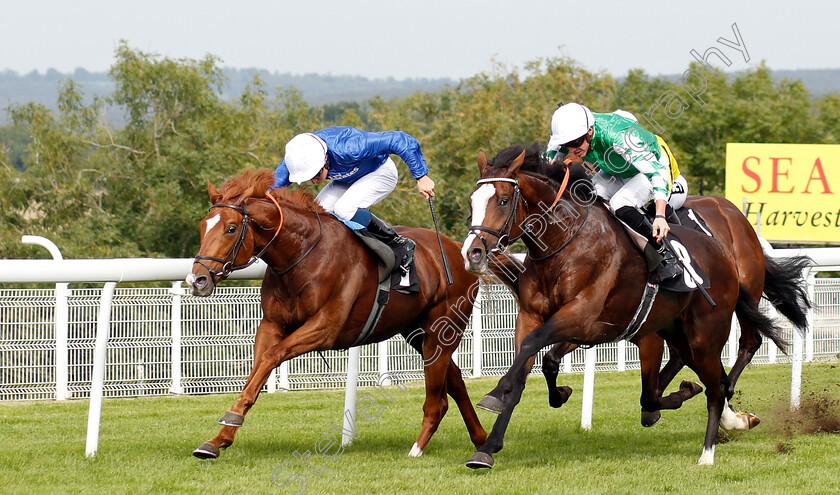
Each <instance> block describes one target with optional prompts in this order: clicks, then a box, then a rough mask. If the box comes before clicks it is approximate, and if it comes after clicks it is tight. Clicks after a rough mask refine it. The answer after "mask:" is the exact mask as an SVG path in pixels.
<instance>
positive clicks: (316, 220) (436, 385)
mask: <svg viewBox="0 0 840 495" xmlns="http://www.w3.org/2000/svg"><path fill="white" fill-rule="evenodd" d="M273 180H274V175H273V172H272V171H271V170H268V169H260V170H257V171H248V172H245V173H244V174H242V175H241V176H238V177H234V178H232V179H230V180H228V181H227V182H226V183H225V184H224V185H223V186H222V188H221V190H220V191H219V190H216V189H215V188H214V187H213V186H212V184H210V183H209V182H208V191H209V193H210V200H211V201H212V203H213V206H211V207H210V213H209V214H208V215H207V216H206V217H205V218H204V219H203V220H202V221H201V224H200V226H199V228H200V232H201V247H200V248H199V252H198V255H197V256H196V261H195V263H194V264H193V269H192V272H191V273H190V274H189V275H188V276H187V284H188V285H189V286H190V288H191V289H192V292H193V294H195V295H198V296H209V295H210V294H212V292H213V289H214V288H215V286H216V284H218V283H219V282H221V281H222V280H223V279H224V278H225V277H226V276H227V275H228V274H230V272H231V271H232V270H235V269H237V268H242V267H244V266H247V265H249V264H250V262H251V261H250V260H254V259H255V258H253V257H254V256H258V257H260V258H262V259H263V261H265V262H266V264H267V265H268V269H267V270H266V273H265V278H264V279H263V283H262V290H261V304H262V311H263V317H262V321H261V322H260V325H259V328H258V329H257V333H256V338H255V341H254V366H253V368H252V369H251V373H250V375H249V376H248V381H247V382H246V383H245V388H244V389H243V390H242V393H241V394H240V395H239V399H238V400H237V401H236V402H235V403H234V404H233V406H232V407H231V408H230V409H228V411H227V412H226V413H225V414H224V416H222V419H221V420H219V423H220V424H222V425H224V426H223V428H222V429H221V431H220V432H219V434H218V435H217V436H216V437H214V438H213V439H211V440H209V441H207V442H205V443H204V444H202V445H201V446H200V447H198V448H197V449H196V450H195V451H194V452H193V454H194V455H195V456H196V457H200V458H215V457H218V456H219V451H220V449H224V448H227V447H229V446H230V445H231V444H232V443H233V439H234V436H235V435H236V432H237V430H238V428H239V427H240V426H242V423H243V420H244V417H245V415H246V413H247V412H248V410H249V409H250V408H251V407H252V406H253V405H254V403H255V402H256V400H257V396H258V395H259V393H260V390H261V389H262V387H263V385H265V383H266V381H267V380H268V376H269V374H270V373H271V371H272V370H273V369H274V368H276V367H277V366H279V365H280V363H282V362H284V361H288V360H289V359H292V358H294V357H295V356H299V355H301V354H304V353H307V352H311V351H323V350H329V349H348V348H349V347H351V346H354V345H360V343H357V342H356V341H357V338H359V337H360V334H361V331H362V329H363V327H364V324H365V322H366V321H367V319H368V317H369V315H370V313H371V308H372V307H373V304H374V298H375V297H376V295H377V285H378V282H379V275H378V269H377V260H376V259H375V257H374V256H373V255H372V254H371V253H370V252H369V250H368V249H367V248H365V247H363V246H362V244H361V243H360V242H359V241H358V240H357V239H356V235H355V234H354V233H353V232H351V231H350V229H348V228H347V227H346V226H345V225H344V224H342V222H341V221H339V220H338V219H337V218H336V217H334V216H333V215H331V214H328V213H327V212H326V211H325V210H324V209H323V208H321V207H320V206H319V205H318V204H316V203H315V202H314V200H313V198H312V196H311V195H309V194H308V193H306V192H304V191H298V192H296V193H293V192H290V191H289V190H288V189H285V188H284V189H275V190H273V191H268V188H269V187H270V186H271V184H272V182H273ZM267 191H268V192H267ZM398 230H399V232H400V233H401V234H402V235H404V236H408V237H410V238H412V239H413V240H414V241H415V242H416V243H417V249H416V251H415V263H416V267H417V273H418V276H419V279H420V291H419V293H416V294H412V295H407V294H402V293H399V292H395V291H392V292H391V294H390V301H389V302H388V304H387V305H386V306H385V308H384V310H383V312H382V315H381V317H380V320H379V322H378V323H377V325H376V326H375V327H374V329H373V332H372V333H371V334H370V335H369V336H368V337H367V338H366V339H365V340H364V343H371V342H379V341H382V340H385V339H388V338H390V337H392V336H394V335H397V334H401V335H403V336H404V337H405V338H406V340H407V341H408V343H409V344H410V345H411V346H412V347H414V348H415V349H416V350H417V351H418V352H420V354H421V355H422V357H423V364H424V371H425V382H426V401H425V403H424V405H423V423H422V427H421V430H420V435H419V436H418V437H417V441H416V442H415V443H414V445H413V446H412V448H411V450H410V452H409V455H410V456H413V457H417V456H420V455H422V454H423V451H424V450H425V449H426V446H427V445H428V443H429V440H430V438H431V437H432V435H433V434H434V432H435V431H436V430H437V428H438V425H439V424H440V421H441V419H442V418H443V415H444V414H445V413H446V410H447V408H448V401H447V398H446V395H447V393H448V394H449V395H451V396H452V398H453V399H454V400H455V402H456V404H457V405H458V408H459V409H460V412H461V415H462V416H463V419H464V422H465V423H466V425H467V430H468V431H469V436H470V440H471V441H472V442H473V444H475V446H476V447H479V446H481V445H482V444H483V443H484V440H485V438H486V432H485V431H484V429H483V428H482V427H481V423H480V422H479V419H478V416H477V415H476V412H475V409H474V408H473V405H472V403H471V402H470V399H469V396H468V395H467V390H466V387H465V386H464V381H463V378H462V377H461V370H460V369H459V368H458V366H457V365H456V364H455V362H454V361H453V360H452V352H453V351H454V350H455V349H456V348H457V347H458V344H459V342H460V340H461V335H462V334H463V330H464V327H465V326H466V323H467V318H468V317H469V314H470V311H471V310H472V303H473V300H474V299H473V297H471V296H474V293H475V291H476V290H477V287H478V281H477V277H476V276H475V275H473V274H471V273H469V272H467V271H466V270H465V269H464V268H463V267H462V266H460V264H457V266H452V267H451V268H452V277H453V283H452V285H448V284H447V282H446V279H445V278H444V277H445V272H444V266H443V264H442V263H441V256H440V249H439V246H438V241H437V237H436V235H435V232H434V231H430V230H427V229H415V228H400V229H398ZM443 246H444V249H445V251H446V253H447V256H448V257H449V258H450V259H455V257H456V256H457V255H458V248H459V245H458V244H457V243H455V242H453V241H452V240H450V239H447V238H443ZM464 315H466V317H464ZM418 337H419V338H418Z"/></svg>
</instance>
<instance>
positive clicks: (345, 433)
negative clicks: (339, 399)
mask: <svg viewBox="0 0 840 495" xmlns="http://www.w3.org/2000/svg"><path fill="white" fill-rule="evenodd" d="M361 355H362V353H361V347H359V346H356V347H351V348H350V353H349V357H348V359H347V387H346V389H345V391H344V409H343V412H344V418H343V423H342V425H343V428H342V433H341V446H342V447H346V446H348V445H350V444H352V443H353V432H354V430H355V428H354V425H355V423H356V388H357V387H358V386H359V362H360V361H361Z"/></svg>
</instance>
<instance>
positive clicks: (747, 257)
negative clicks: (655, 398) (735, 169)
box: [516, 172, 811, 426]
mask: <svg viewBox="0 0 840 495" xmlns="http://www.w3.org/2000/svg"><path fill="white" fill-rule="evenodd" d="M554 174H556V172H554V173H552V174H551V175H554ZM685 206H686V207H689V208H691V209H692V210H694V211H695V212H697V213H698V214H699V215H700V216H701V217H702V218H703V219H704V220H705V221H706V224H707V226H708V227H709V230H710V231H711V232H712V233H713V234H714V236H715V238H716V239H717V240H718V241H719V242H720V243H721V246H722V247H723V248H724V249H725V250H727V251H730V252H731V254H732V256H733V257H734V259H735V263H736V265H737V267H738V281H739V282H740V284H741V290H742V291H743V292H745V293H746V294H747V295H748V296H749V299H750V301H751V303H750V306H753V307H754V306H757V305H758V303H759V300H760V299H761V294H762V292H763V293H765V294H766V295H767V299H768V301H769V302H770V303H771V304H772V305H773V307H774V308H775V309H776V310H777V311H778V312H779V313H781V314H782V315H784V316H785V317H786V318H787V319H788V320H790V321H791V323H793V325H794V326H795V327H796V328H797V329H799V330H800V331H804V330H805V328H806V327H807V324H808V321H807V310H808V308H809V307H810V302H809V301H808V296H807V292H806V291H805V285H804V279H803V273H804V272H803V269H804V268H806V267H807V266H808V265H809V264H810V263H811V261H810V259H809V258H807V257H804V256H795V257H789V258H777V259H774V258H768V257H765V255H764V251H763V249H762V247H761V243H760V242H759V239H758V236H757V235H756V233H755V230H754V229H753V228H752V225H751V224H750V223H749V221H748V220H747V218H746V217H745V216H744V215H743V214H742V213H741V211H740V210H738V208H737V207H736V206H735V205H733V204H732V203H731V202H730V201H729V200H727V199H726V198H722V197H720V196H689V197H688V199H687V200H686V202H685ZM736 316H738V308H736ZM739 320H742V322H741V336H740V338H739V341H738V342H739V345H738V356H737V358H736V360H735V363H734V364H733V366H732V369H731V370H730V371H729V374H728V375H727V376H728V382H727V387H726V397H727V399H730V400H731V399H732V396H733V395H734V393H735V385H736V383H737V381H738V378H739V377H740V375H741V372H743V370H744V368H745V367H746V366H747V365H748V364H749V363H750V361H752V358H753V356H754V355H755V353H756V351H757V350H758V349H759V347H761V342H762V332H766V337H768V338H770V339H771V340H772V341H773V342H774V343H775V344H776V345H777V346H778V347H779V348H780V349H782V350H783V351H784V349H785V347H786V342H784V341H783V340H782V339H781V337H780V336H779V334H778V333H777V332H776V329H775V328H767V327H756V326H755V325H753V324H751V320H750V318H739ZM524 337H525V336H524V335H520V334H517V336H516V341H517V343H516V347H517V348H518V347H519V344H521V341H522V339H523V338H524ZM637 345H638V346H639V358H640V361H641V363H642V374H643V376H647V377H651V376H652V374H653V373H654V372H655V370H656V369H658V367H659V366H660V365H661V362H662V360H661V357H662V351H663V350H664V342H663V339H662V338H661V337H659V336H658V335H657V334H649V335H646V336H645V337H643V338H641V339H639V341H638V342H637ZM578 347H579V346H578V345H577V344H574V343H572V342H564V343H561V344H557V345H555V346H554V347H552V348H551V350H550V351H548V352H547V353H546V354H545V356H544V357H543V360H542V371H543V375H545V379H546V384H547V386H548V391H549V404H550V405H551V406H552V407H560V406H561V405H563V404H564V403H565V402H566V400H568V398H569V395H570V394H571V388H569V387H568V386H562V387H558V386H557V376H558V374H559V369H560V360H561V359H562V358H563V356H565V355H566V354H568V353H570V352H572V351H574V350H575V349H577V348H578ZM670 356H671V359H670V361H669V362H668V364H667V365H666V366H665V367H664V368H663V369H662V370H661V372H660V373H659V379H658V385H657V388H658V389H659V392H660V394H661V393H662V392H663V391H664V390H665V388H666V387H667V385H668V384H669V383H670V382H671V380H673V378H674V376H676V374H677V373H678V372H679V370H680V369H681V368H682V367H683V363H682V361H681V360H680V359H679V354H678V352H677V351H676V349H671V352H670ZM689 390H691V391H697V387H694V386H691V385H688V386H687V385H686V384H683V386H682V388H681V390H680V391H679V392H677V393H676V395H673V394H672V395H671V396H669V397H670V400H671V401H672V404H673V405H676V407H679V405H681V404H682V402H683V401H684V400H687V399H688V398H690V394H688V393H687V391H689ZM658 405H659V403H645V402H644V401H643V403H642V424H643V425H644V426H653V425H654V424H656V422H657V421H658V420H659V417H660V414H659V412H658V410H652V408H655V407H657V406H658ZM676 407H668V409H672V408H676ZM750 424H752V423H750Z"/></svg>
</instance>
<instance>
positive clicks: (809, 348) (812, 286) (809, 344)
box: [794, 269, 817, 363]
mask: <svg viewBox="0 0 840 495" xmlns="http://www.w3.org/2000/svg"><path fill="white" fill-rule="evenodd" d="M805 280H807V288H808V299H809V300H810V301H811V307H810V308H808V328H807V330H806V331H805V362H806V363H810V362H811V361H813V360H814V331H815V330H816V329H815V328H814V311H815V308H816V306H817V272H816V271H812V270H810V269H808V276H807V277H806V278H805ZM794 332H796V330H794Z"/></svg>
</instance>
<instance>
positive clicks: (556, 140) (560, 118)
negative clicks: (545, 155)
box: [548, 103, 595, 150]
mask: <svg viewBox="0 0 840 495" xmlns="http://www.w3.org/2000/svg"><path fill="white" fill-rule="evenodd" d="M594 123H595V117H594V116H593V115H592V110H590V109H589V108H587V107H585V106H583V105H581V104H580V103H566V104H565V105H562V106H560V108H558V109H557V110H555V111H554V115H552V116H551V137H550V138H549V140H548V149H549V150H558V149H560V147H561V146H563V145H564V144H566V143H568V142H569V141H573V140H575V139H577V138H579V137H581V136H583V135H584V134H586V133H587V132H588V131H589V128H590V127H592V124H594Z"/></svg>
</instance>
